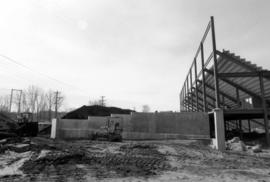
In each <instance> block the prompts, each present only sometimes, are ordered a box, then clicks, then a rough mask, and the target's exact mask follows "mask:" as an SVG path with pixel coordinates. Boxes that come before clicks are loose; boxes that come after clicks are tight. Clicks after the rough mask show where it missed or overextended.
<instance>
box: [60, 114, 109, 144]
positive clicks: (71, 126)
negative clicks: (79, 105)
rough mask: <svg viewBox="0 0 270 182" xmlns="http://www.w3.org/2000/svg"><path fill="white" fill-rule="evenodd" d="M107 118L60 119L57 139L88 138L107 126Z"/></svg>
mask: <svg viewBox="0 0 270 182" xmlns="http://www.w3.org/2000/svg"><path fill="white" fill-rule="evenodd" d="M107 120H108V118H107V117H89V118H88V120H83V119H60V120H58V122H59V123H58V127H57V138H65V139H69V138H74V139H79V138H88V137H89V134H90V133H91V132H93V131H97V130H98V129H100V128H101V127H102V126H105V124H106V122H107Z"/></svg>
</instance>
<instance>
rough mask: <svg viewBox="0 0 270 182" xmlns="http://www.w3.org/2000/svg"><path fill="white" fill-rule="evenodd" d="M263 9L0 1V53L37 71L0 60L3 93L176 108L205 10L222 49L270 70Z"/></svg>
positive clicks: (116, 0)
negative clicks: (48, 92) (49, 93)
mask: <svg viewBox="0 0 270 182" xmlns="http://www.w3.org/2000/svg"><path fill="white" fill-rule="evenodd" d="M269 9H270V1H267V0H260V1H256V0H237V1H235V0H227V1H224V0H223V1H221V0H212V1H211V0H203V1H202V0H185V1H181V0H58V1H57V0H28V1H26V0H17V1H13V0H9V1H1V3H0V55H3V56H7V57H9V58H12V59H13V60H15V61H17V62H19V63H21V64H23V65H25V66H27V67H29V68H30V69H31V70H35V71H29V70H27V69H25V68H23V67H20V66H18V65H15V64H13V63H12V62H10V61H8V60H7V59H6V58H3V57H0V80H1V81H0V82H1V86H0V90H2V92H0V93H3V92H4V91H3V90H5V92H8V90H7V89H11V88H17V89H21V88H25V87H27V86H28V85H37V86H39V87H41V88H44V89H52V90H59V91H61V92H63V93H64V95H65V96H66V98H67V100H66V103H65V106H64V107H65V108H75V107H78V106H81V105H86V104H87V103H88V101H89V99H92V100H93V99H98V98H99V97H100V96H101V95H104V96H106V99H107V103H108V105H114V106H119V107H124V108H134V107H135V108H136V110H138V111H140V110H141V106H142V105H143V104H148V105H149V106H150V108H151V111H155V110H159V111H160V110H173V111H177V110H179V92H180V89H181V87H182V84H183V81H184V78H185V76H186V73H187V71H188V69H189V67H190V64H191V61H192V60H193V57H194V54H195V51H196V49H197V48H198V45H199V41H200V40H201V37H202V35H203V32H204V30H205V28H206V25H207V23H208V21H209V20H210V16H211V15H213V16H214V17H215V25H216V39H217V48H218V49H219V50H222V49H229V50H231V51H233V52H235V53H236V54H238V55H240V56H241V57H244V58H247V59H248V60H251V61H252V62H253V63H256V64H258V65H260V66H264V67H265V68H267V69H270V60H269V57H270V56H269V55H270V45H269V44H270V33H269V32H270V11H269ZM44 74H45V75H46V76H45V75H44ZM47 76H49V77H51V78H53V79H56V80H59V81H60V82H61V83H60V82H57V81H53V79H50V78H48V77H47ZM65 83H66V84H65Z"/></svg>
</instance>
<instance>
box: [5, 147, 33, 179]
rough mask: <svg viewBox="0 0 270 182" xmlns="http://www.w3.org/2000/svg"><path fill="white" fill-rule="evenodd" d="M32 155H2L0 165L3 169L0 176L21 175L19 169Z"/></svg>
mask: <svg viewBox="0 0 270 182" xmlns="http://www.w3.org/2000/svg"><path fill="white" fill-rule="evenodd" d="M32 154H33V153H32V152H30V151H28V152H24V153H16V152H7V153H6V154H5V155H2V156H1V158H0V160H1V163H0V165H1V166H3V168H2V169H1V170H0V176H9V175H23V172H22V171H21V170H19V169H20V167H22V165H23V164H24V162H25V161H27V160H29V159H30V157H31V156H32Z"/></svg>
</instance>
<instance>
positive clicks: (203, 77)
mask: <svg viewBox="0 0 270 182" xmlns="http://www.w3.org/2000/svg"><path fill="white" fill-rule="evenodd" d="M200 47H201V61H202V87H203V89H202V91H203V111H204V112H206V111H207V106H206V95H205V93H206V91H205V74H204V50H203V43H202V42H201V45H200Z"/></svg>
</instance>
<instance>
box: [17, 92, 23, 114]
mask: <svg viewBox="0 0 270 182" xmlns="http://www.w3.org/2000/svg"><path fill="white" fill-rule="evenodd" d="M18 91H19V92H20V96H19V100H18V113H19V114H20V113H21V100H22V90H18Z"/></svg>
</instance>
